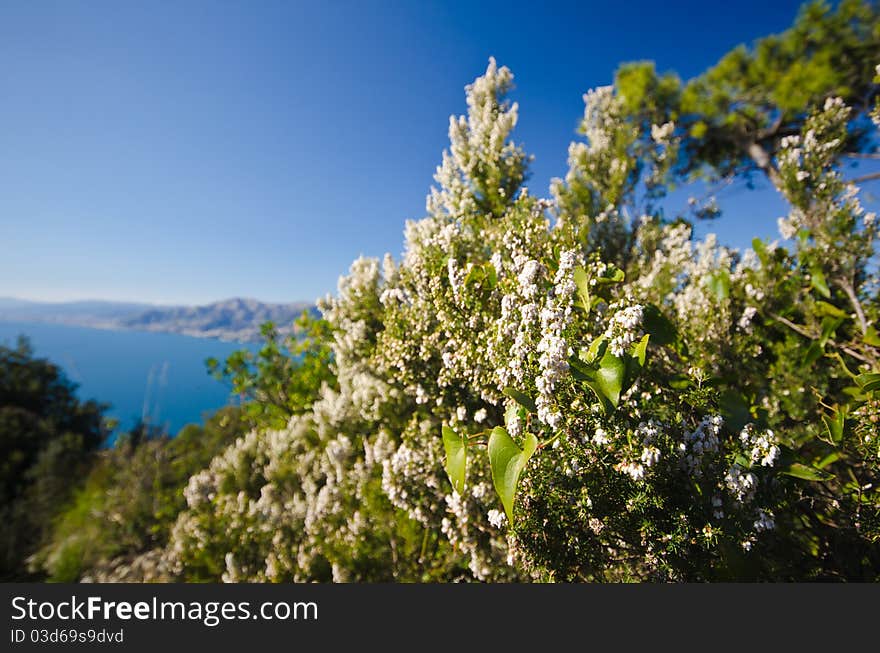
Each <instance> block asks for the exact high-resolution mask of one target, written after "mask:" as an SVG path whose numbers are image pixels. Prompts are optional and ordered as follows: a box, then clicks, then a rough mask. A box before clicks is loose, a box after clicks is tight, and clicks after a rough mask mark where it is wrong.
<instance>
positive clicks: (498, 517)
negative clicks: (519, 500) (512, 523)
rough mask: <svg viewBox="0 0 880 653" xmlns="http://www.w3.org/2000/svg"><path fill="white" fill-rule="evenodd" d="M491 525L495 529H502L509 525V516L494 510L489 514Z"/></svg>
mask: <svg viewBox="0 0 880 653" xmlns="http://www.w3.org/2000/svg"><path fill="white" fill-rule="evenodd" d="M488 517H489V523H490V524H492V526H494V527H495V528H502V527H503V526H504V524H506V523H507V516H506V515H505V514H504V513H503V512H501V511H500V510H495V509H494V508H493V509H492V510H490V511H489V513H488Z"/></svg>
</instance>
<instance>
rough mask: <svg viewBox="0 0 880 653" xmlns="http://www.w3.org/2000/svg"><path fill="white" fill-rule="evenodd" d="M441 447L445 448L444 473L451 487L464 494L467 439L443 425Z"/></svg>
mask: <svg viewBox="0 0 880 653" xmlns="http://www.w3.org/2000/svg"><path fill="white" fill-rule="evenodd" d="M443 448H444V449H445V450H446V466H445V469H446V474H447V476H449V482H450V483H452V489H454V490H455V491H456V492H458V493H459V494H464V484H465V478H466V476H467V440H466V439H465V437H464V436H463V435H459V434H458V433H456V432H455V431H453V430H452V429H451V428H449V427H448V426H444V427H443Z"/></svg>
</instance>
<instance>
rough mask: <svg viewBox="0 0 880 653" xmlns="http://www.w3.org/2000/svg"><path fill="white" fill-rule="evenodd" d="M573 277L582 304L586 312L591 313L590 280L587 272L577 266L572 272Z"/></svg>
mask: <svg viewBox="0 0 880 653" xmlns="http://www.w3.org/2000/svg"><path fill="white" fill-rule="evenodd" d="M572 276H573V277H574V285H575V286H577V290H578V296H579V297H580V299H581V304H583V308H584V310H585V311H587V312H588V313H589V312H590V305H591V303H592V300H591V299H590V280H589V279H588V278H587V271H586V270H584V269H583V268H582V267H581V266H577V267H576V268H575V269H574V271H573V272H572Z"/></svg>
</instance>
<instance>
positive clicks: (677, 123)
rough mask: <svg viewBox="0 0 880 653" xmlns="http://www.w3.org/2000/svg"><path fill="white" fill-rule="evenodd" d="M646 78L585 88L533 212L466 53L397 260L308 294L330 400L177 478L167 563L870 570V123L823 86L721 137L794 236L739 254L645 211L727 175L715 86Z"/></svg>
mask: <svg viewBox="0 0 880 653" xmlns="http://www.w3.org/2000/svg"><path fill="white" fill-rule="evenodd" d="M850 4H851V3H850ZM651 75H653V72H652V70H648V69H646V68H639V67H637V66H636V67H629V68H625V69H623V73H622V75H621V77H620V78H619V85H618V86H615V87H605V88H600V89H597V90H595V91H592V92H590V93H587V94H586V96H585V105H586V107H585V112H584V117H583V120H582V123H581V128H580V133H581V135H582V136H583V137H584V140H583V141H578V142H576V143H574V144H572V146H571V147H570V148H569V168H570V169H569V172H568V174H567V175H566V176H565V178H564V179H559V180H555V181H554V182H553V185H552V189H551V193H550V198H549V199H544V198H540V197H536V196H534V195H532V194H531V193H530V192H529V190H527V189H526V188H525V187H524V186H523V182H524V180H525V179H526V177H527V172H528V170H527V167H528V162H529V160H530V157H529V156H528V155H527V154H526V153H525V152H524V151H523V149H522V148H521V147H520V146H519V145H517V144H516V143H515V142H514V141H513V140H511V137H512V132H513V129H514V127H515V125H516V122H517V117H518V109H517V105H516V104H514V103H510V102H509V101H508V99H507V94H508V93H509V92H510V90H511V89H512V80H513V76H512V74H511V72H510V71H509V70H508V69H506V68H504V67H499V66H497V65H496V63H495V61H494V60H491V61H490V63H489V66H488V68H487V70H486V73H485V74H484V75H483V76H481V77H479V78H478V79H477V80H476V81H475V82H474V83H473V84H471V85H469V86H468V87H467V107H468V111H467V115H465V116H461V117H458V118H452V119H451V120H450V128H449V137H450V147H449V150H448V151H446V152H444V154H443V158H442V163H441V165H440V166H439V167H438V169H437V173H436V175H435V179H436V182H437V186H436V187H435V188H433V189H431V192H430V195H429V196H428V200H427V216H426V217H425V218H423V219H422V220H418V221H411V222H408V223H407V224H406V229H405V248H404V252H403V255H402V257H401V259H400V260H399V261H398V262H396V261H394V260H393V259H392V257H390V256H386V257H385V259H384V260H382V261H379V260H373V259H359V260H357V261H355V262H354V264H353V265H352V267H351V271H350V273H349V275H348V276H346V277H343V278H342V279H341V280H340V283H339V289H338V292H337V294H336V295H335V296H332V297H328V298H327V299H326V300H324V301H323V302H322V303H321V304H320V308H321V310H322V312H323V316H324V319H325V320H326V321H327V323H328V324H329V327H330V332H331V333H332V336H331V340H330V341H329V345H330V347H331V350H332V364H331V369H332V376H333V379H334V382H333V383H326V384H325V385H324V386H323V387H322V389H321V390H320V392H319V393H318V396H317V399H316V400H315V401H314V403H313V404H311V407H310V409H309V410H306V411H304V412H303V413H302V414H298V415H295V416H294V417H292V418H291V419H290V422H289V423H288V424H287V426H286V427H284V428H281V429H257V430H255V431H254V432H252V433H250V434H248V435H247V436H246V437H244V438H242V439H240V440H239V441H238V442H236V443H235V444H234V445H233V446H232V447H230V448H229V450H227V451H226V452H225V453H224V454H223V455H221V456H219V457H217V458H216V459H215V460H214V461H213V462H212V463H211V465H210V467H209V468H208V469H206V470H204V471H203V472H201V473H199V474H197V475H195V476H193V477H192V479H191V480H190V483H189V486H188V488H187V490H186V499H187V502H188V508H187V510H185V511H184V512H183V513H182V514H181V515H180V516H179V518H178V521H177V523H176V526H175V528H174V531H173V533H172V536H171V540H170V543H169V545H168V546H167V547H166V548H165V549H164V550H163V551H162V552H161V558H162V565H161V567H162V569H163V570H171V571H170V572H169V573H170V574H171V575H172V576H174V577H177V578H181V579H223V580H228V581H241V580H256V581H285V580H300V581H304V580H335V581H359V580H480V581H504V580H529V579H531V580H565V581H568V580H590V581H593V580H614V581H619V580H731V579H738V580H746V579H805V578H831V577H846V578H859V579H865V578H871V579H876V578H877V574H878V573H880V554H878V537H880V495H878V488H880V478H878V462H880V448H878V438H877V423H878V420H880V407H878V406H880V400H878V392H880V376H878V371H880V364H878V355H880V338H878V335H877V331H876V329H875V320H876V317H877V313H878V308H880V306H878V296H877V281H876V277H875V276H873V277H872V276H871V275H872V274H876V267H874V268H872V267H871V260H872V257H873V256H874V252H875V240H876V235H877V231H876V230H877V227H876V221H875V218H874V214H873V213H870V212H868V211H866V210H865V209H864V208H863V205H862V202H861V200H860V190H859V188H858V187H857V186H856V185H854V184H852V183H850V182H847V181H846V180H845V174H844V170H843V167H842V166H841V156H843V154H844V153H845V152H848V151H851V147H852V139H850V138H849V137H848V129H849V128H850V127H851V126H852V125H853V124H854V123H855V122H857V121H860V120H861V121H862V122H864V120H863V119H864V117H865V115H866V111H868V110H869V109H870V107H868V108H864V107H862V108H859V109H854V108H852V107H849V106H848V105H847V104H846V103H845V102H844V101H843V100H841V99H839V98H836V97H835V96H832V95H828V96H827V99H825V98H823V99H822V102H821V103H813V104H811V105H809V106H808V107H805V110H804V111H802V112H801V113H802V115H801V117H800V118H796V119H792V121H788V122H786V123H785V124H786V129H787V130H788V134H787V135H785V136H784V137H782V136H780V137H779V138H776V137H775V136H772V137H770V136H767V137H763V138H764V140H762V141H761V143H760V147H761V148H763V149H762V150H761V151H762V152H764V153H765V154H766V155H767V158H766V159H764V158H762V157H760V156H758V155H757V154H756V150H755V147H757V146H756V145H755V143H748V142H745V141H743V145H742V149H741V152H740V153H739V154H737V155H736V156H739V157H740V160H742V161H749V162H751V163H749V165H752V166H753V170H752V171H753V172H757V173H765V174H766V175H767V176H768V177H769V178H770V179H771V181H772V182H773V183H774V184H775V185H776V187H777V189H778V190H779V192H780V193H781V194H782V196H783V197H784V198H785V199H786V200H787V201H788V202H789V204H790V206H791V211H790V213H789V215H788V216H786V217H785V218H783V219H781V220H780V225H779V227H780V231H781V232H782V233H781V235H782V236H783V237H784V238H793V239H794V244H793V246H792V248H791V249H790V250H789V249H785V248H783V247H780V246H779V245H778V244H777V243H771V244H767V243H763V242H761V241H757V240H756V241H755V242H754V247H753V249H750V250H747V251H745V252H740V251H735V250H731V249H729V248H726V247H723V246H721V245H719V244H718V243H717V241H716V240H715V238H714V236H709V237H707V238H706V239H704V240H702V241H694V239H693V234H692V228H691V225H690V224H689V223H688V222H687V221H686V220H685V219H684V217H683V216H672V217H669V216H667V215H665V213H664V211H663V209H662V207H661V205H660V203H659V202H658V200H659V199H660V198H661V197H662V195H663V193H664V192H665V189H666V188H667V187H668V186H669V185H671V184H672V183H674V182H675V180H679V181H680V180H681V179H682V178H685V177H687V176H688V175H689V174H691V173H692V172H693V171H694V170H697V169H699V170H702V169H703V168H713V167H714V168H717V169H718V170H721V171H724V172H725V173H727V172H729V170H730V168H731V165H732V164H731V161H733V160H734V159H733V157H734V154H732V153H731V150H730V149H729V147H732V146H730V144H729V143H727V141H725V143H727V144H726V145H725V147H727V148H728V149H727V150H724V151H723V152H722V153H718V152H717V151H716V152H715V153H714V154H709V153H707V150H706V147H707V145H706V143H707V140H706V139H707V138H709V136H707V134H710V135H712V137H713V138H716V139H717V138H720V137H719V136H718V134H717V133H716V132H713V131H712V130H713V129H719V128H720V127H715V126H713V124H714V123H712V122H711V120H710V118H709V117H706V116H708V114H706V116H703V117H698V119H695V118H694V117H693V116H694V113H693V111H694V110H690V113H687V112H685V111H684V107H686V106H691V105H694V104H695V102H696V100H694V97H693V93H695V92H700V93H704V94H706V93H708V91H707V90H706V88H707V87H706V86H705V85H706V84H707V83H708V82H711V81H712V79H713V78H712V76H711V75H709V76H708V77H706V78H705V79H701V80H697V82H695V83H694V85H693V86H689V87H687V88H686V89H685V90H684V91H682V90H681V89H679V88H678V87H677V86H676V84H679V82H677V81H676V80H675V79H672V78H671V77H664V78H660V79H658V78H655V77H651ZM634 80H635V81H634ZM706 80H708V81H706ZM636 82H637V83H636ZM633 89H641V90H640V91H639V92H640V93H642V95H639V93H636V92H635V91H633ZM652 89H653V90H652ZM693 89H696V91H694V90H693ZM651 93H653V95H651ZM688 93H691V95H688ZM649 97H650V98H651V101H650V102H648V100H647V99H646V98H649ZM688 102H690V103H691V104H690V105H688V104H687V103H688ZM676 103H679V104H676ZM717 105H718V103H717V102H716V103H715V105H713V106H717ZM780 106H783V105H780ZM783 109H784V107H783ZM783 109H780V111H783ZM730 110H731V111H734V110H739V108H738V107H737V108H736V109H734V108H731V109H730ZM785 110H787V109H785ZM783 113H784V111H783ZM780 115H782V114H780ZM728 122H729V123H730V124H731V125H734V127H735V128H736V129H740V127H739V126H738V125H739V123H737V122H736V121H728ZM719 124H721V123H719ZM737 133H739V132H737ZM774 138H775V140H773V139H774ZM768 139H769V140H768ZM719 142H720V141H719ZM699 157H703V158H702V160H701V159H700V158H699ZM701 161H702V162H701ZM700 166H703V168H700ZM636 216H638V217H636ZM150 555H151V556H153V557H155V556H156V553H155V552H151V553H150Z"/></svg>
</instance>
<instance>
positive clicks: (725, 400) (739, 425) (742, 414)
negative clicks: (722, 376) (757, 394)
mask: <svg viewBox="0 0 880 653" xmlns="http://www.w3.org/2000/svg"><path fill="white" fill-rule="evenodd" d="M718 410H719V412H720V413H721V416H722V417H723V418H724V421H725V422H727V425H728V426H729V427H730V429H731V430H733V431H741V430H742V429H743V427H745V425H746V424H748V423H749V422H751V421H753V420H752V413H751V411H750V410H749V404H748V401H746V398H745V397H744V396H743V395H741V394H740V393H739V392H737V391H736V390H734V389H733V388H728V389H727V390H725V391H724V392H722V393H721V396H720V397H719V398H718Z"/></svg>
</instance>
